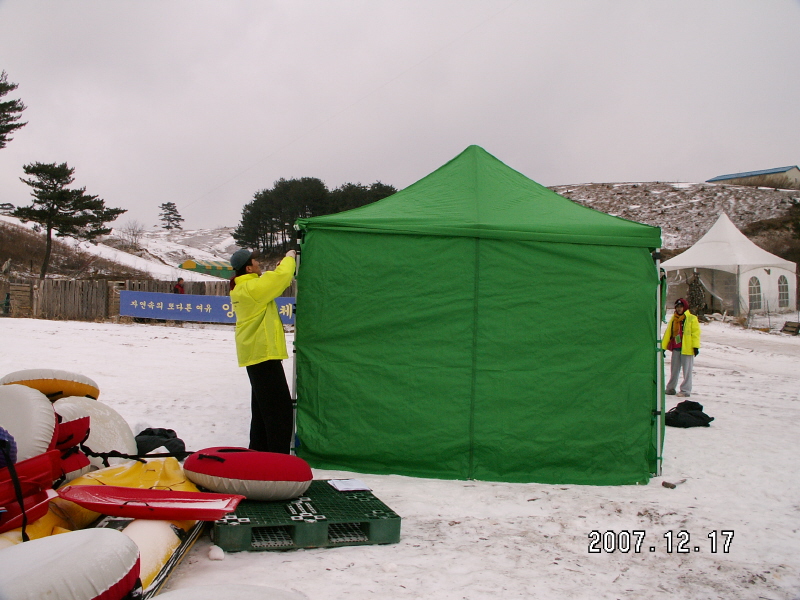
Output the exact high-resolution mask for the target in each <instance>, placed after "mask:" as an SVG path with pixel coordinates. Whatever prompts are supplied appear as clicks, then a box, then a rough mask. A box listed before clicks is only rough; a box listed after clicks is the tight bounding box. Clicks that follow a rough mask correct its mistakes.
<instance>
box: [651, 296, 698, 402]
mask: <svg viewBox="0 0 800 600" xmlns="http://www.w3.org/2000/svg"><path fill="white" fill-rule="evenodd" d="M661 348H663V349H664V350H670V351H671V352H672V358H671V359H670V377H669V381H668V382H667V389H666V393H667V394H668V395H670V396H672V395H676V396H678V397H679V398H688V397H689V396H691V395H692V369H693V367H694V357H695V356H697V355H698V354H699V353H700V323H699V322H698V321H697V317H696V316H694V315H693V314H692V313H690V312H689V303H688V302H687V301H686V300H685V299H684V298H678V299H677V300H676V301H675V312H674V313H673V315H672V318H671V319H670V320H669V324H668V325H667V329H666V331H665V332H664V339H663V340H661ZM681 369H683V382H682V383H681V388H680V392H678V393H677V394H675V390H676V389H677V385H678V379H679V378H680V375H681Z"/></svg>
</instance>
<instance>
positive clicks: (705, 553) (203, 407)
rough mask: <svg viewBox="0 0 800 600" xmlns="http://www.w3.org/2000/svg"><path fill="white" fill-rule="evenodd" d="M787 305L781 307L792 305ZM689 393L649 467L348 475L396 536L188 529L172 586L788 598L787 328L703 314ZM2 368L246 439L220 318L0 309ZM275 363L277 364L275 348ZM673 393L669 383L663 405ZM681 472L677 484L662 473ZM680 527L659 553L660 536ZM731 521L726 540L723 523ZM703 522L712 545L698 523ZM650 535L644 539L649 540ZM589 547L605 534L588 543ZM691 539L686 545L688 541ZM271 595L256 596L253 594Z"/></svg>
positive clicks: (797, 517) (796, 480)
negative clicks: (227, 536)
mask: <svg viewBox="0 0 800 600" xmlns="http://www.w3.org/2000/svg"><path fill="white" fill-rule="evenodd" d="M789 318H791V320H795V316H794V315H792V316H791V317H789ZM702 334H703V340H702V349H701V353H700V356H699V358H698V360H697V362H696V371H695V393H694V394H693V397H692V399H693V400H696V401H698V402H700V403H701V404H703V405H704V407H705V412H706V413H708V414H709V415H711V416H713V417H715V421H714V422H713V423H712V425H711V427H709V428H696V429H687V430H681V429H672V428H668V429H667V434H666V444H665V460H664V474H663V477H660V478H655V479H653V480H652V481H651V482H650V483H649V485H646V486H622V487H591V486H577V485H542V484H535V483H531V484H510V483H495V482H483V481H440V480H433V479H416V478H410V477H402V476H385V475H382V476H379V475H370V474H352V473H343V472H334V471H321V470H315V472H314V474H315V477H316V478H331V477H352V476H354V477H358V478H359V479H361V480H363V481H365V482H366V483H368V484H369V485H370V486H371V487H372V488H373V490H374V493H375V494H376V496H378V497H379V498H380V499H381V500H383V501H384V502H385V503H386V504H388V505H389V506H390V507H392V508H393V509H394V510H395V511H396V512H397V513H398V514H400V515H401V516H402V518H403V521H402V534H401V535H402V537H401V540H400V542H399V543H398V544H393V545H386V546H352V547H342V548H333V549H315V550H297V551H292V552H253V553H250V552H241V553H230V554H227V555H226V556H225V558H224V560H222V561H213V560H210V559H209V550H210V547H211V542H210V541H209V540H208V538H204V539H203V540H201V541H200V542H199V543H198V544H197V545H196V546H195V547H194V549H193V550H192V552H191V553H190V555H189V556H188V557H187V558H186V559H185V560H184V561H183V563H182V564H181V565H180V566H179V567H178V569H177V570H176V572H175V573H174V574H173V576H172V578H171V579H170V580H169V582H168V587H169V588H170V589H180V588H188V587H192V586H210V585H213V584H229V585H230V584H232V583H237V584H251V585H260V586H269V587H273V588H281V589H284V590H297V591H299V592H302V593H304V594H305V595H306V596H308V598H310V599H312V600H315V599H323V598H325V599H330V598H347V599H348V600H367V599H373V598H392V599H394V598H414V599H417V598H429V599H436V600H439V599H442V600H462V599H471V600H475V599H483V598H487V599H488V598H542V599H555V600H560V599H567V598H570V599H573V598H577V599H587V600H588V599H592V600H596V599H617V598H624V599H651V598H664V599H666V598H669V599H675V598H678V599H683V600H694V599H698V600H699V599H708V598H720V599H724V600H731V599H753V600H757V599H770V600H772V599H797V598H800V571H799V570H800V477H798V474H799V473H800V470H799V469H798V467H797V453H798V450H800V436H798V431H800V429H799V427H800V368H798V366H800V337H789V336H786V335H780V334H776V333H772V334H768V333H763V332H759V331H753V330H742V329H740V328H737V327H735V326H732V325H730V324H727V323H725V324H723V323H709V324H706V325H702ZM0 339H2V340H3V342H2V345H3V348H4V351H3V352H2V353H0V375H5V374H7V373H10V372H13V371H16V370H20V369H29V368H56V369H65V370H69V371H76V372H79V373H83V374H84V375H87V376H89V377H91V378H92V379H94V380H95V381H96V382H97V383H98V384H99V385H100V389H101V394H100V401H102V402H105V403H107V404H108V405H110V406H112V407H113V408H114V409H116V410H117V411H118V412H119V413H120V414H121V415H122V416H123V417H124V418H125V419H126V420H127V421H128V423H129V424H130V425H131V426H132V427H133V428H134V429H138V428H140V427H143V426H144V425H149V426H153V427H168V428H172V429H175V430H176V431H177V433H178V435H179V436H180V437H181V438H183V439H184V440H185V441H186V444H187V447H188V448H189V449H192V450H198V449H201V448H204V447H209V446H214V445H246V443H247V431H248V419H249V395H250V388H249V384H248V381H247V376H246V374H245V372H244V370H243V369H239V368H238V367H237V366H236V362H235V351H234V343H233V330H232V328H230V327H226V326H212V325H207V326H192V327H189V326H186V327H167V326H163V325H142V324H131V325H122V324H106V323H82V322H64V321H40V320H30V319H8V318H4V319H0ZM284 366H285V368H286V370H287V373H289V372H291V363H290V361H286V362H285V364H284ZM675 402H677V400H676V399H675V398H674V397H671V398H669V404H668V408H669V407H670V406H672V405H673V404H674V403H675ZM683 480H685V482H683V483H680V484H679V485H678V486H677V487H676V488H674V489H669V488H667V487H664V486H662V482H665V481H666V482H673V483H679V482H681V481H683ZM633 530H643V531H645V532H646V538H645V540H644V543H643V545H642V548H641V551H640V552H638V553H636V552H634V551H633V550H631V551H630V552H629V553H625V554H623V553H620V552H619V551H616V552H614V553H607V552H600V553H590V552H589V547H590V543H591V537H590V536H591V532H592V531H599V532H601V533H602V532H605V531H614V532H617V534H619V533H620V532H624V531H633ZM682 530H683V531H687V532H688V533H689V535H690V536H691V541H690V543H689V545H688V548H689V549H690V552H689V553H677V552H673V553H671V554H670V553H667V551H666V548H667V540H666V539H665V537H664V535H665V534H666V533H668V532H673V536H674V537H673V542H674V544H675V545H676V546H677V542H678V538H677V536H678V532H679V531H682ZM722 530H725V531H733V532H734V537H733V539H732V541H731V544H730V548H729V552H728V553H724V552H723V551H722V548H723V542H724V541H725V538H724V537H722V536H721V534H720V532H721V531H722ZM712 532H717V535H718V536H719V537H718V545H719V547H718V552H717V553H716V554H713V553H711V540H710V539H709V537H708V535H709V534H710V533H712ZM651 546H653V547H655V548H656V550H655V552H650V551H649V548H650V547H651ZM600 547H602V544H600ZM695 547H697V548H698V550H697V551H694V548H695ZM265 597H268V596H265Z"/></svg>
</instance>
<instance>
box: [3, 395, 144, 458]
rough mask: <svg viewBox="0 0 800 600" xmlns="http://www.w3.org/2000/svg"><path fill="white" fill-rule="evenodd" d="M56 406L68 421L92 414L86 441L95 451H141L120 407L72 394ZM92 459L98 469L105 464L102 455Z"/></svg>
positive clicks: (57, 402) (135, 452)
mask: <svg viewBox="0 0 800 600" xmlns="http://www.w3.org/2000/svg"><path fill="white" fill-rule="evenodd" d="M0 389H2V388H0ZM53 408H55V411H56V412H57V413H58V414H59V415H60V416H61V418H62V419H63V420H64V421H67V422H70V421H74V420H77V419H80V418H82V417H86V416H88V417H89V420H90V423H91V429H90V431H89V437H88V438H87V439H86V441H85V442H84V444H85V445H86V447H87V448H90V449H91V450H93V451H94V452H110V451H112V450H116V451H117V452H120V453H122V454H133V455H135V454H138V449H137V447H136V439H135V438H134V436H133V431H131V428H130V426H129V425H128V423H127V422H126V421H125V419H123V418H122V416H121V415H120V414H119V413H118V412H117V411H115V410H114V409H113V408H111V407H110V406H108V405H107V404H103V403H102V402H97V401H95V400H91V399H89V398H80V397H77V396H70V397H68V398H61V399H60V400H56V402H55V403H53ZM127 460H128V459H124V458H110V459H108V464H109V465H111V466H113V465H118V464H121V463H124V462H127ZM89 461H90V462H91V464H92V465H93V467H94V468H96V469H102V468H103V467H104V466H105V465H104V464H103V459H102V458H98V457H94V456H90V457H89Z"/></svg>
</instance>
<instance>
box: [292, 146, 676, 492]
mask: <svg viewBox="0 0 800 600" xmlns="http://www.w3.org/2000/svg"><path fill="white" fill-rule="evenodd" d="M298 225H299V227H300V229H301V230H302V231H304V232H305V234H304V235H305V239H304V243H303V246H302V262H301V266H300V270H299V276H298V298H297V332H296V339H295V344H296V349H297V355H296V360H297V383H298V412H297V427H298V435H299V438H300V441H301V446H300V448H299V450H298V454H299V455H300V456H302V457H303V458H305V459H306V460H308V461H309V462H310V463H311V464H312V465H313V466H315V467H318V468H328V469H345V470H350V471H357V472H368V473H396V474H403V475H413V476H423V477H436V478H450V479H481V480H491V481H512V482H531V481H536V482H543V483H581V484H599V485H612V484H628V483H644V482H646V481H647V480H648V478H649V475H650V473H652V472H655V471H656V459H657V456H659V455H660V449H658V451H657V448H656V446H657V445H658V444H657V441H656V440H657V439H663V435H662V437H661V438H657V435H656V434H657V425H656V420H655V417H654V411H655V410H656V408H657V407H658V406H659V404H661V405H662V407H663V397H662V396H661V394H660V393H658V390H657V387H658V381H659V380H658V377H657V375H658V373H659V371H660V370H661V369H662V366H661V362H660V360H659V357H660V353H659V352H657V350H656V348H657V339H656V338H657V319H658V306H657V304H658V302H657V300H658V276H657V272H656V268H655V264H654V262H653V259H652V257H651V250H652V249H655V248H657V247H659V246H660V230H659V229H658V228H656V227H650V226H647V225H642V224H639V223H633V222H630V221H626V220H623V219H619V218H616V217H612V216H609V215H607V214H604V213H600V212H597V211H594V210H591V209H588V208H585V207H582V206H580V205H578V204H575V203H573V202H571V201H570V200H567V199H566V198H563V197H561V196H558V195H557V194H555V193H554V192H552V191H550V190H548V189H546V188H544V187H542V186H540V185H539V184H537V183H536V182H534V181H532V180H530V179H528V178H526V177H525V176H523V175H521V174H520V173H518V172H516V171H514V170H513V169H511V168H509V167H508V166H506V165H505V164H503V163H502V162H500V161H499V160H497V159H496V158H494V157H493V156H491V155H490V154H488V153H487V152H485V151H484V150H483V149H481V148H479V147H477V146H471V147H469V148H468V149H467V150H465V151H464V152H463V153H462V154H460V155H459V156H458V157H456V158H455V159H453V160H452V161H450V162H449V163H447V164H446V165H444V166H443V167H441V168H440V169H438V170H437V171H435V172H434V173H432V174H430V175H428V176H427V177H425V178H423V179H421V180H420V181H418V182H417V183H415V184H413V185H411V186H409V187H408V188H406V189H404V190H402V191H400V192H398V193H397V194H394V195H393V196H390V197H389V198H386V199H384V200H381V201H379V202H376V203H374V204H371V205H368V206H365V207H362V208H358V209H355V210H351V211H346V212H343V213H338V214H335V215H327V216H323V217H315V218H311V219H301V220H300V221H298ZM662 433H663V430H662Z"/></svg>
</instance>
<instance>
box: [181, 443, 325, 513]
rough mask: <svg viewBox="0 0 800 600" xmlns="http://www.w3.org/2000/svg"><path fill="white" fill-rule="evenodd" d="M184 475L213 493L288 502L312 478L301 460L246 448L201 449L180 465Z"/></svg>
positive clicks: (298, 494)
mask: <svg viewBox="0 0 800 600" xmlns="http://www.w3.org/2000/svg"><path fill="white" fill-rule="evenodd" d="M183 470H184V472H185V473H186V476H187V477H188V478H189V479H191V480H192V482H194V483H195V484H197V485H199V486H202V487H204V488H206V489H209V490H211V491H212V492H220V493H228V494H241V495H242V496H245V497H246V498H247V499H248V500H289V499H291V498H297V497H298V496H301V495H302V494H303V493H305V491H306V490H307V489H308V487H309V486H310V485H311V481H312V480H313V479H314V476H313V474H312V473H311V467H309V466H308V463H307V462H306V461H304V460H303V459H302V458H299V457H297V456H291V455H289V454H278V453H275V452H259V451H257V450H249V449H248V448H229V447H216V448H207V449H205V450H200V451H198V452H195V453H194V454H192V455H191V456H189V457H188V458H187V459H186V461H185V462H184V463H183Z"/></svg>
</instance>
